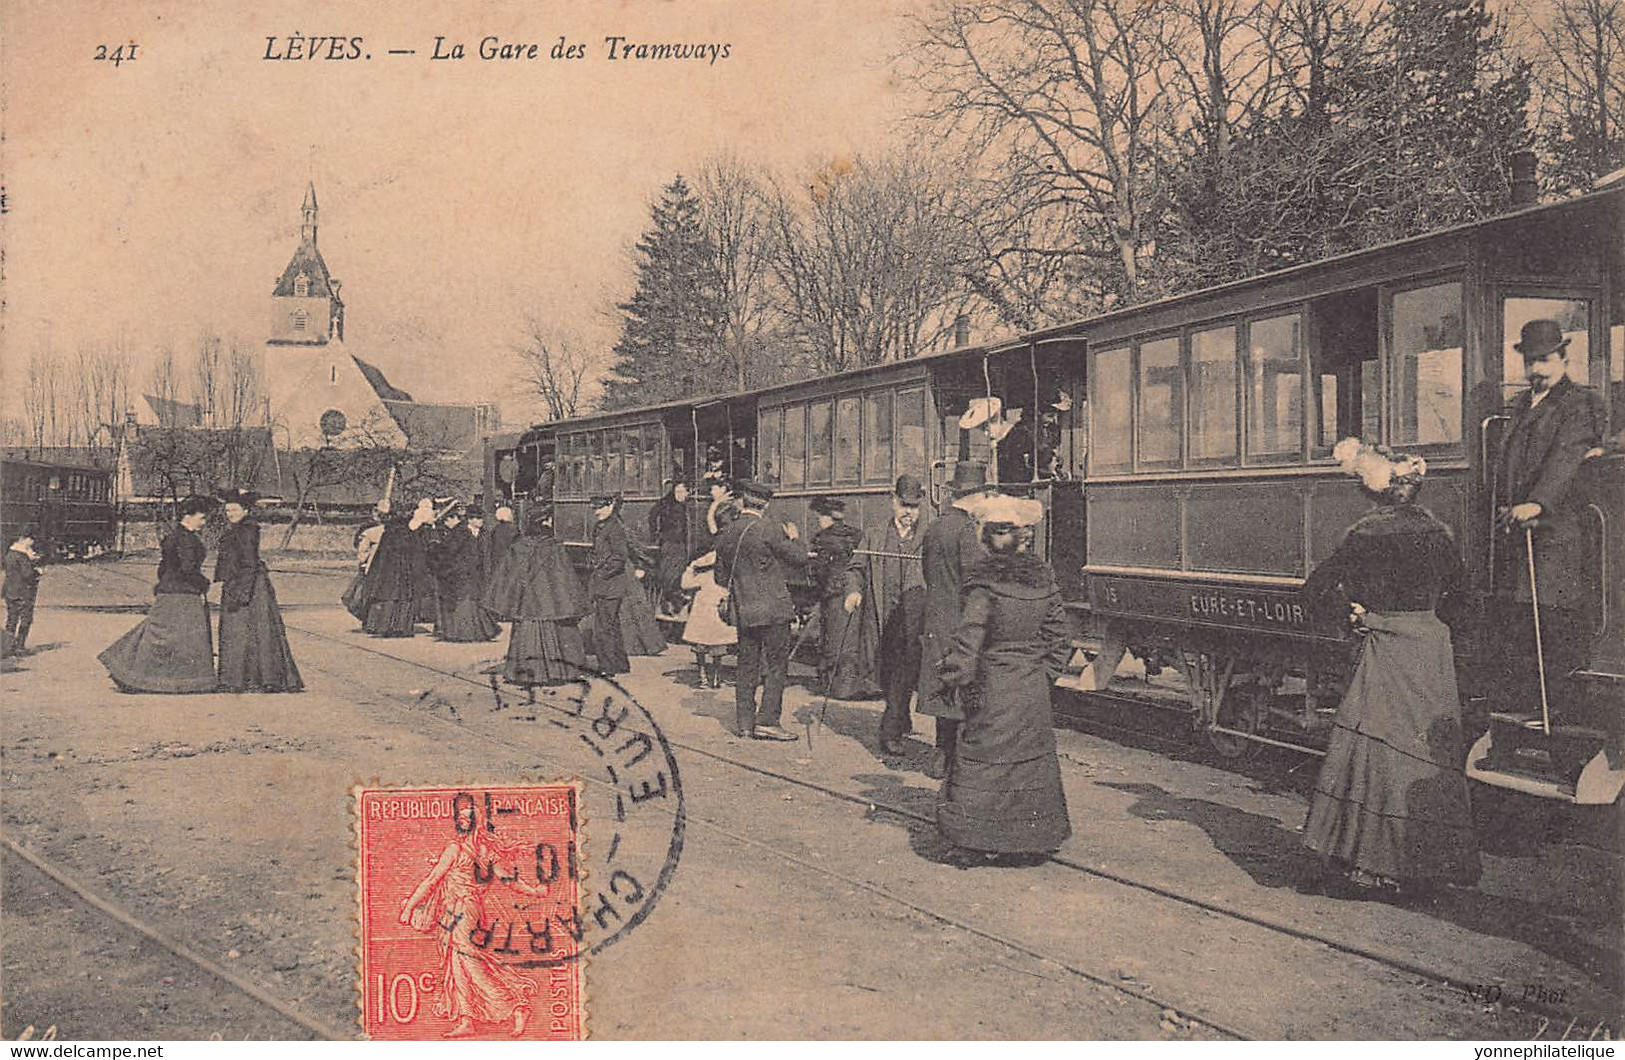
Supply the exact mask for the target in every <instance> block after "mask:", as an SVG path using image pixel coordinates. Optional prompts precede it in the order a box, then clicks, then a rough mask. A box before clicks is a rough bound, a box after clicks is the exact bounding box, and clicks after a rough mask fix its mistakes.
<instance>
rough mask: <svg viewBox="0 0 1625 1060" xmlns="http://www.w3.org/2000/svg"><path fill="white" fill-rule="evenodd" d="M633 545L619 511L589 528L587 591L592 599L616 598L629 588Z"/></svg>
mask: <svg viewBox="0 0 1625 1060" xmlns="http://www.w3.org/2000/svg"><path fill="white" fill-rule="evenodd" d="M631 562H632V549H631V545H630V543H629V542H628V541H627V539H626V525H625V524H624V523H622V522H621V517H620V515H619V514H615V515H611V516H610V517H609V518H608V519H605V520H604V521H603V522H600V523H597V524H595V525H594V526H593V528H592V554H591V556H590V557H589V558H588V560H587V569H588V580H587V595H588V596H589V597H591V598H592V599H594V600H619V599H620V598H621V597H623V596H625V595H626V594H627V593H628V592H629V591H630V590H631V588H632V578H631V576H630V575H629V574H628V573H627V570H628V565H629V564H630V563H631Z"/></svg>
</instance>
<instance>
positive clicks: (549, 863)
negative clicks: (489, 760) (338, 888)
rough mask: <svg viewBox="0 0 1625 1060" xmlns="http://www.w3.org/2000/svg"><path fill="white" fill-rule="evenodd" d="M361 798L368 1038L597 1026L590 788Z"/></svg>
mask: <svg viewBox="0 0 1625 1060" xmlns="http://www.w3.org/2000/svg"><path fill="white" fill-rule="evenodd" d="M355 798H356V802H355V812H356V835H357V840H358V842H359V844H360V849H359V855H360V856H359V864H358V873H357V875H358V881H357V882H358V884H359V899H360V921H361V923H360V929H361V930H360V978H361V982H360V989H359V990H358V992H357V993H358V1000H359V1003H360V1005H361V1022H362V1026H363V1028H364V1029H365V1031H366V1034H367V1037H369V1038H375V1039H410V1040H422V1039H433V1038H473V1039H521V1040H544V1041H571V1040H579V1039H581V1038H584V1037H586V1012H585V997H584V992H585V981H584V980H585V974H586V970H585V968H584V967H583V965H584V964H585V960H584V958H583V954H582V947H581V945H580V942H581V918H580V913H579V906H580V893H581V881H580V863H581V843H580V829H579V825H580V818H579V808H580V805H581V799H580V793H579V790H578V788H577V786H576V785H575V784H574V783H557V784H539V785H533V786H527V787H447V788H366V787H358V788H356V789H355Z"/></svg>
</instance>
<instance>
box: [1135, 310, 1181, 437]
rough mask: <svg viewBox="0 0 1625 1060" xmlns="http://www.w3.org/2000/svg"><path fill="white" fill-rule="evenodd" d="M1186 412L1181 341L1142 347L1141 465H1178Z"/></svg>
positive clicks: (1168, 340) (1171, 340)
mask: <svg viewBox="0 0 1625 1060" xmlns="http://www.w3.org/2000/svg"><path fill="white" fill-rule="evenodd" d="M1184 411H1185V394H1184V386H1183V385H1182V380H1181V378H1180V364H1179V339H1178V338H1167V339H1157V340H1156V341H1154V342H1142V343H1141V344H1140V463H1141V464H1176V465H1177V464H1178V463H1179V434H1180V430H1181V428H1182V426H1183V423H1182V421H1183V420H1184Z"/></svg>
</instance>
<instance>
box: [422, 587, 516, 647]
mask: <svg viewBox="0 0 1625 1060" xmlns="http://www.w3.org/2000/svg"><path fill="white" fill-rule="evenodd" d="M440 619H441V620H440V621H439V622H437V623H435V627H434V635H435V638H436V639H437V640H450V641H458V642H460V643H467V642H469V641H481V640H491V639H492V638H494V637H495V636H496V635H497V634H498V633H501V632H502V627H501V626H499V625H497V623H496V620H495V619H493V618H492V617H491V615H490V612H488V611H486V610H485V608H483V607H481V606H480V603H479V601H478V600H477V599H475V598H474V597H472V596H465V597H462V598H461V599H459V600H457V601H456V602H455V603H454V604H452V606H451V607H450V608H449V610H448V609H443V610H442V611H441V613H440Z"/></svg>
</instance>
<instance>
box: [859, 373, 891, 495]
mask: <svg viewBox="0 0 1625 1060" xmlns="http://www.w3.org/2000/svg"><path fill="white" fill-rule="evenodd" d="M891 449H892V429H891V391H889V390H872V391H870V392H869V393H868V394H866V395H865V396H864V399H863V481H865V482H887V481H889V480H890V479H891Z"/></svg>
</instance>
